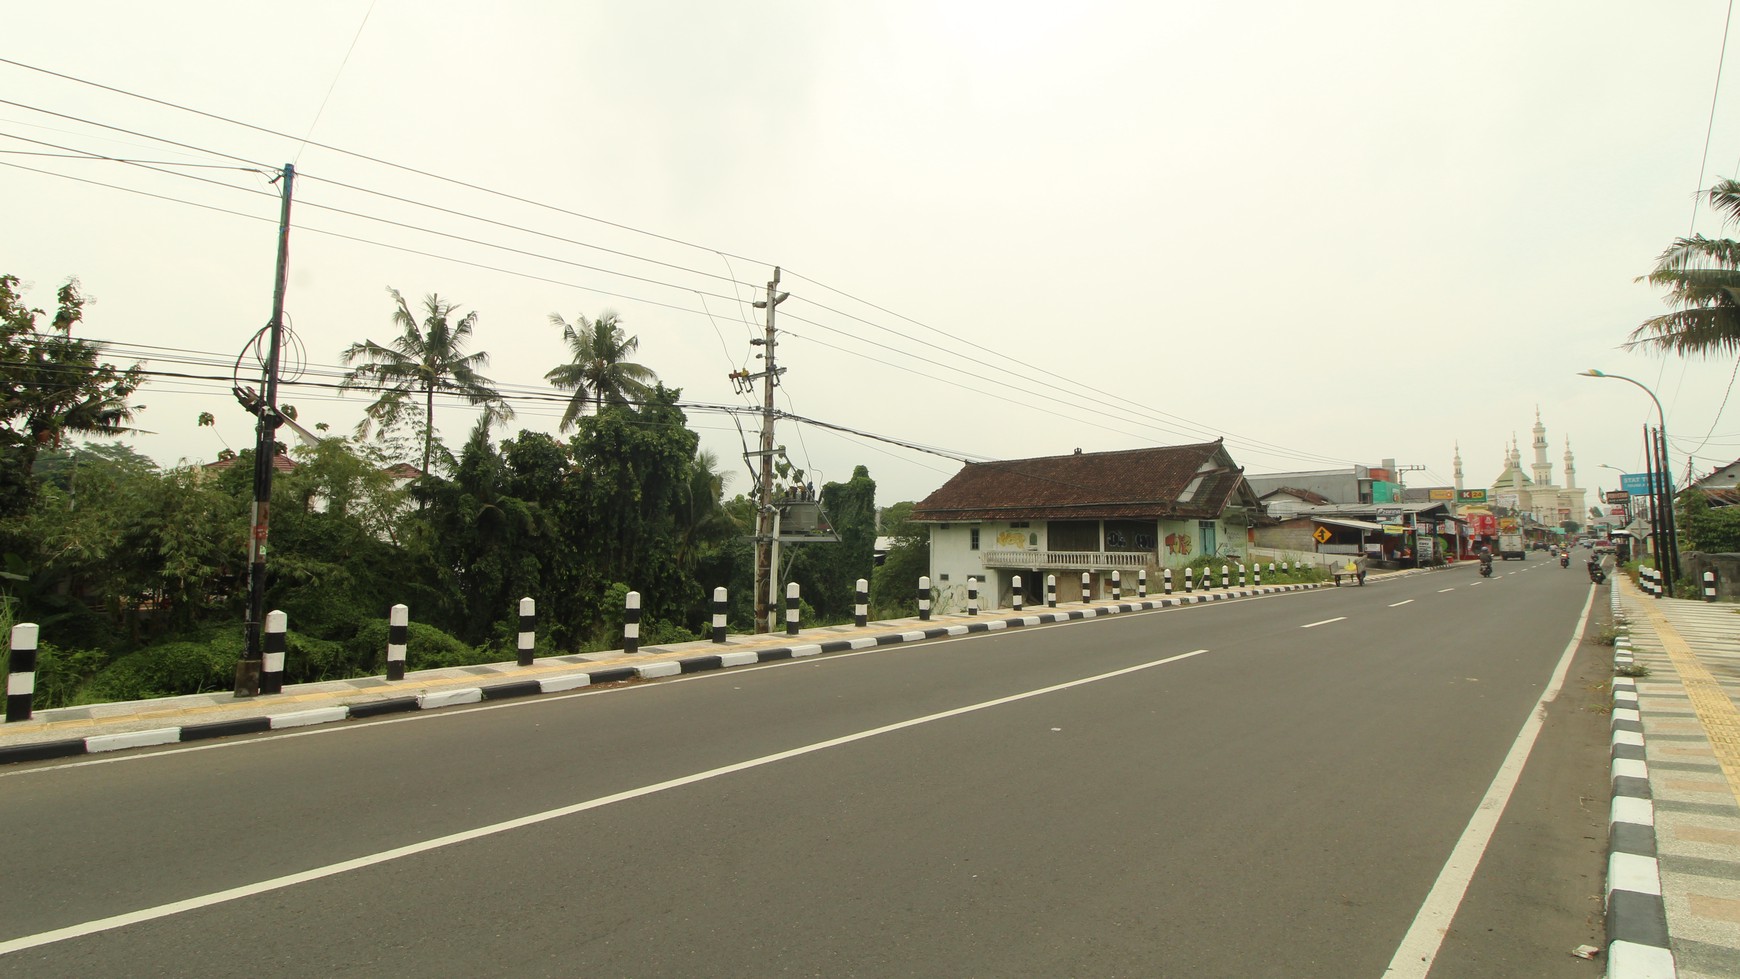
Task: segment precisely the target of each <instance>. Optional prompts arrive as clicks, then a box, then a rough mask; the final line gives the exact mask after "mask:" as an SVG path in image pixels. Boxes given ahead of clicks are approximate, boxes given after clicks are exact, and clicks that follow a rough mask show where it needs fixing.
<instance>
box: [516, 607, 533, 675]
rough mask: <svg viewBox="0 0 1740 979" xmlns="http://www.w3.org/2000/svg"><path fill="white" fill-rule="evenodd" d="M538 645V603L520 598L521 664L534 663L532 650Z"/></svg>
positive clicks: (528, 664)
mask: <svg viewBox="0 0 1740 979" xmlns="http://www.w3.org/2000/svg"><path fill="white" fill-rule="evenodd" d="M537 645H538V603H537V602H534V601H532V600H531V599H530V598H522V599H520V642H519V648H520V665H521V666H531V665H532V652H533V650H534V649H535V648H536V647H537Z"/></svg>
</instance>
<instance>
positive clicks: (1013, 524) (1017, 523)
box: [1009, 520, 1027, 530]
mask: <svg viewBox="0 0 1740 979" xmlns="http://www.w3.org/2000/svg"><path fill="white" fill-rule="evenodd" d="M1026 526H1027V521H1025V520H1011V521H1009V529H1010V530H1015V529H1017V528H1025V527H1026Z"/></svg>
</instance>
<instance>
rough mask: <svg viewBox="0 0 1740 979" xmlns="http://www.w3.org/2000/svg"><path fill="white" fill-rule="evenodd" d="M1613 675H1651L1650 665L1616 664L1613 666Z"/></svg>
mask: <svg viewBox="0 0 1740 979" xmlns="http://www.w3.org/2000/svg"><path fill="white" fill-rule="evenodd" d="M1613 675H1614V676H1628V677H1640V676H1649V667H1647V666H1644V665H1643V664H1642V663H1629V664H1627V665H1625V666H1615V667H1614V668H1613Z"/></svg>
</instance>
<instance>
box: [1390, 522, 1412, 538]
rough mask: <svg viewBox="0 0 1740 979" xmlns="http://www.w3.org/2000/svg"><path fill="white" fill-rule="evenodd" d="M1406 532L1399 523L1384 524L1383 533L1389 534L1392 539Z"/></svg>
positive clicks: (1406, 529) (1405, 528)
mask: <svg viewBox="0 0 1740 979" xmlns="http://www.w3.org/2000/svg"><path fill="white" fill-rule="evenodd" d="M1407 532H1408V528H1407V527H1404V526H1402V525H1401V524H1399V523H1387V524H1384V533H1386V534H1389V535H1390V536H1392V537H1399V536H1401V535H1402V534H1405V533H1407Z"/></svg>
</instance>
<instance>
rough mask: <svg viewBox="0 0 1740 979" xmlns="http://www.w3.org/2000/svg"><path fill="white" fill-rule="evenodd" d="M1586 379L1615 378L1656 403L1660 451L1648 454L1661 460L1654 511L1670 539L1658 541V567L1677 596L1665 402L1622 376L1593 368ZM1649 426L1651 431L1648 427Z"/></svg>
mask: <svg viewBox="0 0 1740 979" xmlns="http://www.w3.org/2000/svg"><path fill="white" fill-rule="evenodd" d="M1582 376H1584V377H1606V378H1612V379H1613V380H1615V381H1625V382H1626V383H1628V384H1632V385H1635V386H1636V387H1638V388H1641V389H1642V390H1643V393H1644V394H1647V395H1649V400H1651V401H1653V402H1655V420H1656V427H1655V430H1656V434H1657V436H1658V438H1659V440H1660V441H1659V445H1660V452H1659V453H1657V452H1656V451H1655V450H1653V449H1652V450H1651V451H1650V452H1649V453H1648V455H1649V457H1650V458H1652V459H1653V458H1655V457H1656V455H1658V454H1659V455H1660V457H1661V466H1660V469H1661V485H1660V487H1659V488H1654V487H1652V489H1655V496H1656V498H1655V499H1653V500H1651V509H1653V510H1656V511H1659V512H1660V514H1661V523H1662V531H1663V534H1665V536H1666V537H1667V540H1665V541H1662V540H1657V541H1656V564H1657V565H1658V566H1660V567H1661V570H1662V572H1663V574H1664V576H1665V577H1666V579H1667V580H1666V581H1665V582H1664V584H1666V586H1667V593H1668V594H1670V595H1671V594H1673V585H1674V579H1675V578H1677V577H1679V567H1680V549H1679V541H1678V540H1677V539H1676V538H1677V536H1678V530H1677V528H1675V527H1674V511H1673V496H1672V493H1671V491H1670V490H1669V489H1668V485H1669V482H1670V480H1671V476H1670V473H1671V471H1672V470H1671V469H1670V468H1669V466H1668V457H1667V414H1666V413H1665V412H1663V411H1662V410H1661V399H1660V398H1658V397H1656V396H1655V392H1654V391H1651V390H1650V389H1649V388H1647V387H1645V386H1644V385H1643V384H1642V383H1641V382H1639V381H1637V380H1635V379H1633V378H1629V377H1625V376H1623V375H1620V374H1606V373H1603V372H1601V371H1598V370H1596V369H1595V368H1593V367H1591V368H1589V369H1588V370H1586V371H1583V372H1582ZM1645 427H1646V428H1647V426H1645ZM1649 468H1651V469H1655V468H1656V467H1655V466H1653V465H1652V466H1650V467H1649Z"/></svg>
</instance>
